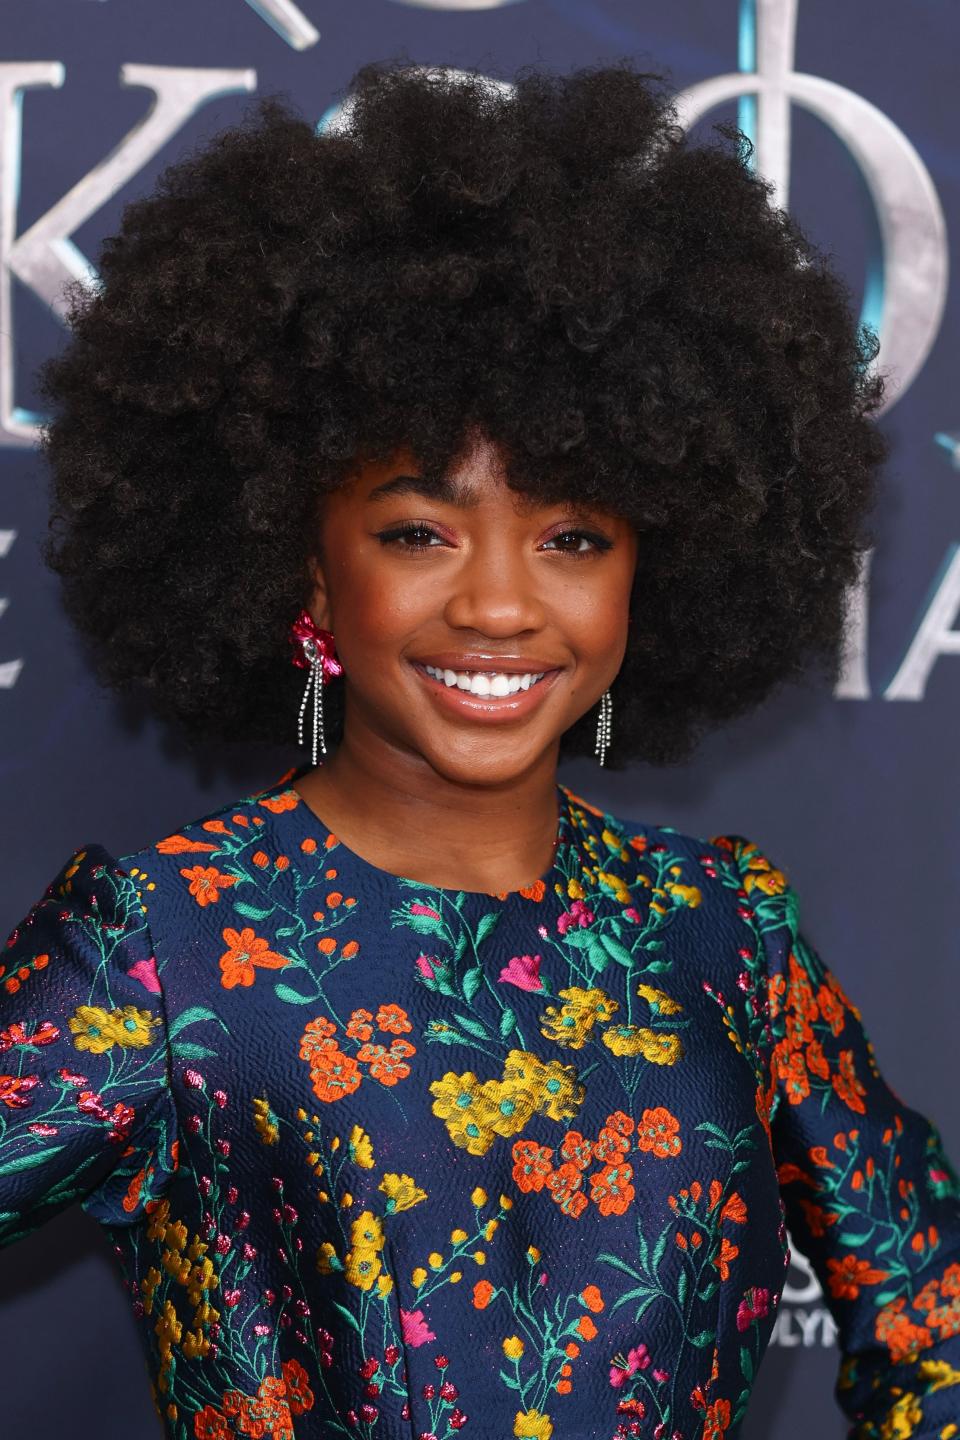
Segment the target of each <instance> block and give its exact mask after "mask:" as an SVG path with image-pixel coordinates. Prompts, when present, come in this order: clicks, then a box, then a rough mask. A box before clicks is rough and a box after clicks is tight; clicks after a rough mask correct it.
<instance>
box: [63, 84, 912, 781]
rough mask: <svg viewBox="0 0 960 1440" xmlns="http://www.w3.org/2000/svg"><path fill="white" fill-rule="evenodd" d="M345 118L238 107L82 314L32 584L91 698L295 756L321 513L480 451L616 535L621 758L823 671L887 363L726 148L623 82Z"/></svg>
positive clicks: (334, 684) (401, 98)
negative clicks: (386, 481) (42, 594)
mask: <svg viewBox="0 0 960 1440" xmlns="http://www.w3.org/2000/svg"><path fill="white" fill-rule="evenodd" d="M348 91H349V93H348V95H347V98H346V101H345V102H344V103H342V104H341V105H340V106H339V107H332V108H331V111H330V112H328V114H329V115H334V114H336V115H338V116H339V118H338V120H337V122H336V123H335V124H333V125H325V124H324V123H323V122H321V123H320V125H316V124H314V123H313V122H311V121H308V120H307V119H305V118H303V117H302V115H300V114H299V113H298V112H297V110H296V108H295V107H294V106H293V104H292V102H291V101H290V100H289V97H287V96H285V95H271V96H267V97H266V98H261V99H259V100H257V101H256V102H253V103H252V104H251V105H250V106H249V107H248V108H247V109H246V110H245V111H244V113H243V114H242V117H241V118H240V120H239V122H238V123H237V124H235V125H233V126H231V127H229V128H226V129H224V130H222V131H220V132H218V133H216V134H215V135H214V136H213V137H212V139H211V138H208V139H205V140H204V141H203V142H202V143H201V144H198V145H197V146H196V147H195V148H194V149H193V150H191V151H189V152H188V153H185V154H184V155H182V156H181V157H180V158H178V159H177V160H176V162H175V163H173V164H172V165H170V166H169V167H168V168H167V169H165V170H164V171H163V173H162V174H161V176H160V178H159V180H158V182H157V184H156V187H155V189H154V191H153V192H152V193H151V194H149V195H147V196H145V197H141V198H138V199H136V200H134V201H133V202H131V203H129V204H128V205H127V206H126V207H125V209H124V211H123V214H122V218H121V222H120V228H119V231H118V233H117V234H115V235H113V236H111V237H109V238H108V239H106V240H105V241H104V242H103V245H102V250H101V254H100V256H99V272H100V282H99V284H98V286H97V287H96V288H93V289H91V288H90V287H89V286H85V285H82V284H81V283H80V282H73V284H72V285H71V286H70V287H69V293H68V296H67V300H68V305H67V311H68V313H67V323H68V327H69V332H70V333H69V335H68V339H67V342H66V344H65V346H64V348H63V350H62V352H61V353H59V354H57V355H56V356H54V357H52V358H50V359H48V360H47V361H46V362H45V363H44V364H43V365H42V366H41V368H40V371H39V375H38V378H39V384H40V389H41V393H42V395H43V396H44V398H45V400H46V401H47V405H48V409H47V418H46V420H45V422H44V424H43V425H42V427H41V450H42V452H43V454H44V458H45V460H46V462H47V463H48V466H49V469H50V472H51V482H52V483H51V506H50V526H49V533H48V535H47V536H46V537H45V540H44V543H43V548H42V555H43V560H44V562H45V564H46V565H47V566H48V567H49V568H50V569H52V570H53V571H54V572H55V573H56V574H57V575H58V576H59V577H60V592H61V598H62V603H63V606H64V609H65V611H66V614H67V616H68V617H69V619H70V621H71V622H72V624H73V625H74V626H75V627H76V629H77V630H78V632H80V634H81V635H82V636H83V637H84V639H85V642H87V643H88V645H89V652H90V659H91V664H92V668H93V672H94V674H95V676H96V677H97V679H98V680H99V682H100V683H101V684H103V685H105V686H108V687H110V688H112V689H115V690H130V689H132V688H140V689H144V688H145V690H146V691H147V692H148V698H149V703H150V706H151V708H152V709H153V710H154V711H155V712H156V713H157V714H159V715H160V716H161V717H162V718H165V719H169V720H171V721H174V722H176V725H177V726H178V727H179V728H180V729H181V730H182V731H183V732H186V735H187V737H188V738H193V739H214V740H219V741H226V740H231V741H232V740H242V741H253V742H262V741H265V742H270V743H276V744H282V743H284V742H286V741H288V740H292V737H293V733H294V729H295V717H296V715H297V712H298V708H299V701H300V697H301V693H302V690H303V684H304V671H303V670H301V669H299V668H297V667H296V666H294V665H292V664H291V654H292V652H291V647H290V644H289V627H290V624H291V621H292V620H293V619H294V618H295V616H296V615H297V613H298V612H299V610H300V609H301V608H302V607H303V606H304V605H306V604H307V603H308V601H309V597H310V595H311V593H312V590H313V584H314V582H313V578H312V574H311V565H310V562H311V558H312V556H313V555H314V554H315V553H319V549H318V545H319V540H318V537H319V533H320V527H319V523H318V516H319V515H320V513H321V506H322V500H323V497H324V496H325V495H326V494H327V493H329V492H330V491H331V490H332V489H334V488H335V487H336V486H337V485H338V484H340V483H342V482H343V480H344V478H345V477H346V476H347V475H348V474H349V473H350V471H351V469H352V468H353V467H354V466H355V464H356V462H357V460H358V459H360V458H366V459H369V460H374V461H378V460H383V459H388V458H389V457H390V456H391V455H392V454H393V453H394V452H395V450H396V449H397V448H398V447H399V446H401V445H403V446H406V447H410V448H412V449H413V451H414V453H415V454H416V456H417V457H418V459H419V462H420V466H421V473H422V474H423V475H425V476H427V477H428V478H430V477H432V478H434V479H437V478H439V477H442V475H443V473H444V471H445V470H446V469H447V468H448V467H449V465H450V463H451V461H452V460H453V459H455V458H456V457H457V456H458V455H459V454H460V453H461V452H462V446H463V444H464V440H465V437H466V436H467V435H468V434H469V433H471V432H473V431H476V430H479V431H480V432H482V433H483V434H484V435H485V436H487V437H489V438H490V439H492V440H493V441H495V442H496V444H497V445H498V446H499V447H501V451H502V454H503V455H505V456H506V457H507V461H508V471H507V474H508V479H507V483H508V485H509V486H510V488H511V489H513V490H514V491H516V492H518V493H524V494H526V495H527V496H529V497H531V499H532V500H533V501H534V502H537V501H539V502H541V503H545V504H551V503H554V502H555V501H558V500H565V501H571V502H573V503H575V504H576V503H584V504H587V505H600V506H602V507H604V508H605V509H606V510H607V511H608V512H613V513H616V514H618V515H620V516H623V517H625V518H627V519H628V520H629V521H630V522H631V524H632V525H633V526H634V528H635V532H636V535H637V541H638V550H637V566H636V574H635V579H634V584H633V590H632V593H631V597H630V606H631V609H630V614H631V624H630V630H629V641H628V649H627V652H626V654H625V656H624V661H623V665H622V667H621V670H620V673H619V674H618V676H617V678H616V680H615V681H614V682H613V685H612V692H613V698H614V700H615V702H616V707H615V708H616V717H615V725H614V727H613V736H612V741H611V745H610V748H609V751H608V757H607V763H608V764H609V765H612V766H613V767H614V768H622V767H623V766H624V765H626V764H628V763H629V762H631V761H646V762H648V763H652V764H655V765H667V764H673V763H677V762H679V761H681V760H683V759H685V758H687V757H688V756H689V754H690V753H691V751H692V750H693V749H694V747H695V745H696V744H697V742H698V740H699V738H700V737H701V736H702V735H703V734H704V733H705V732H706V731H707V730H708V729H710V728H711V727H715V726H717V725H718V724H721V723H723V722H726V721H729V720H731V719H733V718H734V717H736V716H738V715H741V714H743V713H745V712H747V711H749V710H751V709H752V708H754V707H755V706H757V705H759V704H760V702H762V701H763V700H765V699H766V697H767V696H768V695H769V694H770V693H771V692H772V691H773V690H774V689H775V688H776V687H777V686H779V685H780V684H781V683H783V682H784V681H788V680H800V679H802V678H803V677H805V676H806V675H807V674H808V672H809V671H810V670H811V669H812V668H814V667H818V668H820V669H821V670H822V671H823V672H824V673H825V674H826V675H827V676H828V677H830V678H832V679H835V678H836V675H837V673H838V669H839V665H840V655H841V647H842V643H843V640H844V630H845V615H846V607H847V599H848V597H847V591H848V587H850V586H851V585H852V584H853V583H854V582H855V581H856V580H857V578H858V575H859V572H860V561H861V552H862V551H864V550H865V549H866V548H867V547H868V545H869V544H871V543H872V539H873V537H872V536H870V535H869V534H868V533H867V532H866V530H865V528H864V526H865V517H866V515H867V513H868V510H869V509H870V507H871V505H872V504H873V502H874V500H875V490H876V481H877V476H878V474H879V471H880V467H881V465H882V463H883V461H884V460H885V458H886V455H887V449H888V442H887V441H886V439H885V438H884V436H883V435H882V433H881V432H880V431H879V430H878V429H877V427H876V423H875V413H874V412H876V411H878V409H879V408H880V405H881V399H882V394H883V389H884V380H883V378H882V376H881V374H880V373H879V372H878V371H877V370H875V369H871V368H870V362H872V361H873V360H874V359H875V358H876V355H877V353H878V342H877V338H876V335H875V334H874V333H873V332H872V331H871V330H869V329H868V328H867V327H865V326H859V327H858V326H857V325H856V324H855V322H854V320H853V316H852V310H851V304H850V296H849V292H848V290H847V289H846V287H845V284H844V282H843V281H842V280H841V279H840V278H839V276H838V275H837V274H836V273H834V272H833V271H832V269H831V267H830V265H829V263H828V261H827V259H826V258H825V257H824V256H823V254H822V253H821V252H819V251H818V250H817V249H816V248H815V246H814V245H813V243H812V242H811V241H810V240H809V239H808V238H806V236H805V235H804V234H803V232H802V231H801V229H800V228H799V227H798V225H797V223H796V222H795V221H794V220H793V219H792V218H791V217H790V216H789V215H788V214H787V213H786V212H785V211H784V210H783V209H780V208H778V207H776V206H775V205H774V204H773V203H772V201H771V191H772V185H771V184H770V183H769V182H767V181H765V180H764V179H763V178H762V177H760V176H759V175H758V174H757V173H756V172H755V171H754V169H753V168H752V166H751V163H750V159H751V155H752V153H753V147H752V145H751V142H750V140H749V139H748V137H747V136H746V135H744V134H743V133H742V132H741V131H740V130H738V129H737V128H736V127H735V126H733V125H730V124H716V125H714V126H713V127H712V130H711V135H710V138H709V139H708V140H707V141H706V142H704V143H701V144H696V145H695V144H694V143H692V141H691V140H690V139H689V137H688V136H687V135H686V133H685V132H684V130H683V129H682V127H681V126H680V125H679V124H678V123H677V110H676V106H675V104H674V103H673V102H672V100H671V95H670V89H669V86H668V85H667V83H666V79H665V76H664V75H663V74H660V73H654V72H649V71H640V70H638V69H637V67H636V65H635V63H634V62H633V61H632V60H629V59H624V60H622V61H617V62H615V63H610V64H603V65H596V66H592V67H584V68H580V69H576V70H572V71H571V72H570V73H568V74H566V75H559V74H556V73H550V72H548V71H545V70H544V69H542V68H538V67H534V66H526V67H524V68H522V69H520V70H519V71H517V73H516V74H515V76H514V77H513V79H512V80H511V81H510V82H509V83H505V82H503V81H492V80H490V79H489V78H488V77H486V76H485V75H483V74H481V73H479V72H478V71H475V70H466V71H446V70H444V69H442V68H437V69H430V68H428V67H425V66H418V65H414V64H412V63H410V62H409V61H408V60H407V59H406V57H395V58H393V59H388V60H380V61H375V62H371V63H368V64H365V65H363V66H362V67H361V68H360V69H359V70H358V71H357V72H356V74H355V76H354V78H353V80H352V81H351V82H350V86H349V87H348ZM344 683H345V681H344V679H342V678H339V679H335V680H332V681H331V682H329V683H328V684H327V686H326V688H325V692H324V718H325V724H326V733H327V740H328V743H330V744H332V745H334V746H335V745H336V744H337V742H338V740H339V739H340V738H341V736H342V733H343V714H344V706H343V694H342V686H343V685H344ZM594 733H595V716H594V713H593V712H592V711H591V712H587V713H586V714H584V715H583V716H581V717H580V718H579V719H578V720H577V721H576V722H575V723H574V724H573V725H572V726H570V727H569V729H568V730H566V731H565V732H564V734H563V735H562V737H561V740H560V758H561V759H563V758H564V757H567V756H574V755H586V754H590V753H592V749H593V743H594Z"/></svg>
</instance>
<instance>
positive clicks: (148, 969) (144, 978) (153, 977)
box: [127, 955, 160, 995]
mask: <svg viewBox="0 0 960 1440" xmlns="http://www.w3.org/2000/svg"><path fill="white" fill-rule="evenodd" d="M127 974H128V975H129V976H131V977H132V979H134V980H139V981H140V984H141V985H142V986H143V988H144V989H145V990H149V991H150V993H151V995H159V994H160V980H159V977H158V976H157V957H156V956H155V955H151V956H150V959H149V960H138V961H137V963H136V965H134V966H133V967H132V968H131V969H129V970H128V971H127Z"/></svg>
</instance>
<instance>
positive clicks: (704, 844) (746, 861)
mask: <svg viewBox="0 0 960 1440" xmlns="http://www.w3.org/2000/svg"><path fill="white" fill-rule="evenodd" d="M564 789H565V790H566V792H567V795H568V797H569V800H570V802H571V810H572V812H573V815H574V819H575V821H577V820H578V819H579V821H580V823H582V824H588V825H589V826H590V827H591V828H592V829H594V830H596V831H598V832H599V833H600V834H603V833H604V832H605V833H606V835H607V843H608V844H609V845H611V846H612V845H613V843H614V841H615V840H620V841H621V842H626V843H627V844H629V845H630V846H631V848H632V849H633V850H634V851H636V852H638V853H640V854H651V855H658V854H663V853H664V852H666V851H670V852H677V853H680V854H683V855H685V856H689V857H691V858H695V859H698V860H700V861H701V862H702V863H703V864H704V865H707V866H713V867H716V866H717V865H718V864H722V865H724V866H725V867H728V868H729V867H733V868H734V869H735V870H736V871H737V873H740V874H746V873H748V872H750V871H760V870H761V869H767V870H773V869H775V868H776V867H775V866H774V863H773V862H772V861H771V860H769V859H768V858H767V857H766V856H765V855H764V854H763V853H762V851H761V849H760V846H759V845H757V844H756V843H755V842H754V841H752V840H750V839H748V838H747V837H746V836H743V835H739V834H734V833H732V832H728V833H720V834H707V833H695V832H693V831H686V830H681V829H679V828H678V827H677V826H675V825H670V824H668V823H667V822H666V821H655V820H649V819H640V818H638V817H636V816H634V815H630V814H628V813H627V812H625V811H621V810H619V809H615V810H611V809H607V808H605V807H604V806H603V805H602V804H600V803H599V802H598V801H596V800H592V799H590V798H588V797H587V796H584V795H580V794H578V793H576V792H575V791H573V790H571V789H570V787H569V786H564Z"/></svg>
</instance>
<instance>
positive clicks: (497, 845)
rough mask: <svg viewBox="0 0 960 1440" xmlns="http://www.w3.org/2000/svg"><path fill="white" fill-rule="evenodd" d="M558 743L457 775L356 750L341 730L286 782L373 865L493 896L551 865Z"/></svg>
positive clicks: (394, 755)
mask: <svg viewBox="0 0 960 1440" xmlns="http://www.w3.org/2000/svg"><path fill="white" fill-rule="evenodd" d="M557 748H558V746H554V747H553V750H552V752H551V753H549V754H547V755H544V756H542V757H540V759H539V760H538V762H537V763H536V764H535V765H534V766H531V767H529V768H528V769H527V770H525V771H523V772H521V773H518V774H513V775H510V776H508V777H506V778H500V777H499V776H498V777H494V778H492V779H488V778H483V777H480V778H473V777H471V779H469V780H467V781H460V780H459V779H456V778H451V777H450V776H449V775H444V774H441V773H439V772H438V771H437V770H435V769H434V768H433V766H431V765H430V764H429V763H428V762H427V761H426V760H425V759H424V758H423V757H422V756H419V755H413V754H410V753H408V752H399V751H393V750H391V751H390V753H389V757H387V756H385V755H380V756H379V757H378V756H377V755H376V754H371V753H363V751H362V750H361V751H360V752H359V753H358V748H357V747H355V746H352V745H351V744H350V743H349V741H348V739H347V738H346V737H345V738H344V741H343V742H342V743H341V745H340V746H339V748H338V749H337V750H336V752H334V753H333V754H331V755H329V756H327V757H326V759H325V760H324V761H323V762H322V763H321V764H320V765H318V766H317V767H316V769H313V770H308V771H306V772H305V773H304V774H303V775H301V776H299V777H298V778H297V779H296V780H295V781H294V782H293V783H294V788H295V789H296V790H297V791H298V792H299V793H300V795H301V796H302V797H303V799H304V800H305V802H306V803H307V804H308V805H309V806H310V807H311V809H312V810H313V811H314V812H315V813H316V815H317V816H318V817H319V818H320V820H321V821H322V822H323V824H324V825H326V827H327V828H328V829H329V830H331V831H332V832H333V833H334V834H335V835H336V836H337V837H338V838H339V839H341V840H342V841H343V843H344V844H345V845H346V846H347V847H348V848H349V849H350V850H353V851H354V852H355V853H356V854H358V855H360V856H361V857H362V858H363V859H365V860H367V861H369V862H370V863H371V864H373V865H376V866H378V867H379V868H380V869H384V870H389V871H392V872H393V873H394V874H397V875H406V876H409V878H410V879H413V880H423V881H424V882H425V883H432V884H434V885H442V886H444V887H446V888H449V889H460V890H488V891H490V892H491V893H493V894H497V893H502V892H504V891H512V890H519V889H523V888H525V887H527V886H529V885H532V884H533V883H534V881H535V880H537V879H539V878H540V877H541V876H542V875H544V874H545V873H546V872H547V871H548V870H549V869H550V867H551V865H552V864H553V860H554V853H555V841H556V835H557V791H556V786H557V774H556V750H557ZM388 760H389V763H387V761H388Z"/></svg>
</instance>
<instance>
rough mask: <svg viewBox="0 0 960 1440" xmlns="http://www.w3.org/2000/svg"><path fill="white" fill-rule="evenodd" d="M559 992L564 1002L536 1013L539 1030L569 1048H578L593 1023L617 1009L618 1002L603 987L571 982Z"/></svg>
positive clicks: (586, 1037) (611, 1016) (602, 1021)
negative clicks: (600, 988) (594, 987)
mask: <svg viewBox="0 0 960 1440" xmlns="http://www.w3.org/2000/svg"><path fill="white" fill-rule="evenodd" d="M559 995H560V999H561V1000H563V1001H565V1004H563V1005H562V1006H561V1007H560V1009H559V1010H558V1009H557V1007H556V1005H548V1006H547V1007H546V1012H545V1013H544V1014H543V1015H541V1016H540V1021H541V1024H540V1033H541V1035H545V1036H546V1038H547V1039H548V1040H553V1041H554V1043H555V1044H557V1045H565V1046H567V1047H569V1049H571V1050H582V1049H583V1046H584V1043H585V1042H586V1040H587V1039H588V1038H589V1035H590V1032H591V1030H592V1029H593V1027H594V1025H596V1024H597V1022H598V1021H599V1022H600V1023H601V1024H602V1023H605V1022H606V1021H607V1020H611V1019H612V1018H613V1016H614V1015H615V1013H616V1012H617V1011H618V1010H619V1009H620V1003H619V1001H617V1000H612V999H611V998H610V996H609V995H607V994H605V993H604V991H603V990H596V989H592V990H587V989H585V988H584V987H583V986H581V985H571V986H569V987H568V988H567V989H566V990H561V991H560V992H559Z"/></svg>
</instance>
